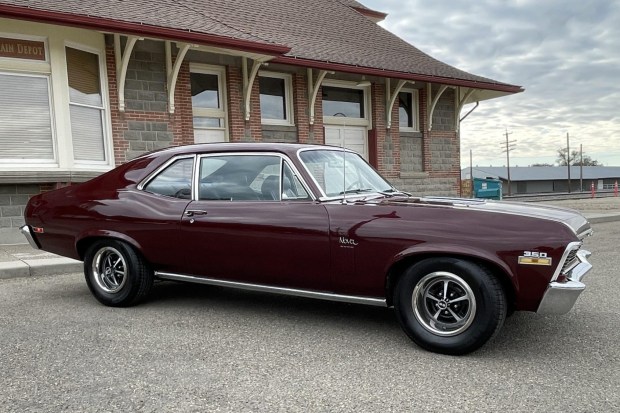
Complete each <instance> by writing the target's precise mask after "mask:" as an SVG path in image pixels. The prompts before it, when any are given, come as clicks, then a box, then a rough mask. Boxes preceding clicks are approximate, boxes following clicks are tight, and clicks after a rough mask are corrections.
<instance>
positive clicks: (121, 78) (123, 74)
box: [114, 34, 144, 112]
mask: <svg viewBox="0 0 620 413" xmlns="http://www.w3.org/2000/svg"><path fill="white" fill-rule="evenodd" d="M138 40H144V38H143V37H137V36H128V37H127V43H126V44H125V50H123V51H121V36H120V35H119V34H115V35H114V58H115V60H116V86H117V88H118V110H119V111H121V112H124V111H125V80H126V79H127V67H128V66H129V59H130V58H131V52H132V51H133V48H134V46H135V45H136V42H137V41H138Z"/></svg>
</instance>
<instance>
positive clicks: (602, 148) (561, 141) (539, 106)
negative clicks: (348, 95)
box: [361, 0, 620, 167]
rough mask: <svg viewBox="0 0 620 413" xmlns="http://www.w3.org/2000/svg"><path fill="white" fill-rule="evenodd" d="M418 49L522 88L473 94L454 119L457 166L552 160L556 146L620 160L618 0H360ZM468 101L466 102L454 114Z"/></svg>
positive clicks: (618, 162) (605, 161)
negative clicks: (477, 98) (483, 96)
mask: <svg viewBox="0 0 620 413" xmlns="http://www.w3.org/2000/svg"><path fill="white" fill-rule="evenodd" d="M361 3H362V4H364V5H365V6H367V7H369V8H371V9H374V10H378V11H382V12H384V13H388V17H387V18H386V19H385V20H384V21H383V22H381V23H380V25H381V26H383V27H384V28H386V29H387V30H389V31H391V32H392V33H394V34H396V35H398V36H399V37H401V38H403V39H404V40H406V41H407V42H409V43H410V44H412V45H414V46H416V47H417V48H418V49H420V50H422V51H423V52H425V53H427V54H429V55H431V56H433V57H434V58H436V59H439V60H441V61H443V62H445V63H448V64H450V65H452V66H455V67H457V68H459V69H462V70H465V71H467V72H470V73H473V74H476V75H480V76H484V77H489V78H491V79H494V80H497V81H501V82H504V83H509V84H512V85H519V86H522V87H523V88H524V89H525V92H523V93H519V94H516V95H511V96H506V97H501V98H497V99H492V100H487V101H482V102H480V105H479V106H478V108H477V109H476V110H474V112H472V113H471V114H470V115H469V116H468V117H467V119H465V120H464V121H463V123H462V124H461V166H462V167H467V166H469V151H470V149H471V150H472V158H473V165H474V166H475V165H479V166H490V165H493V166H505V165H506V154H505V153H502V143H504V144H505V141H506V137H505V135H504V133H505V132H506V130H507V131H508V133H510V135H509V140H511V141H512V140H516V143H515V147H514V149H512V150H511V152H510V165H511V166H513V165H514V166H517V165H518V166H528V165H531V164H533V163H554V162H555V160H556V158H557V150H558V149H560V148H564V147H566V134H567V133H568V134H569V138H570V148H571V151H572V150H573V149H576V150H579V147H580V145H583V152H584V154H585V155H589V156H590V157H591V158H592V159H595V160H598V161H599V162H602V163H603V164H604V165H605V166H620V1H619V0H476V1H469V0H467V1H466V0H456V1H445V0H444V1H433V0H361ZM471 107H473V104H472V105H468V106H465V108H464V109H463V111H462V112H461V116H463V115H465V114H466V113H467V112H468V111H469V110H470V109H471Z"/></svg>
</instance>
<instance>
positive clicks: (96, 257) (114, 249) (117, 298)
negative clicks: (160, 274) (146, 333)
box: [84, 240, 153, 307]
mask: <svg viewBox="0 0 620 413" xmlns="http://www.w3.org/2000/svg"><path fill="white" fill-rule="evenodd" d="M84 275H85V277H86V283H87V284H88V288H89V289H90V291H91V292H92V293H93V295H94V296H95V298H97V300H99V301H100V302H101V303H102V304H105V305H108V306H112V307H126V306H130V305H134V304H137V303H138V302H139V301H141V300H142V299H144V298H145V297H146V296H147V295H148V293H149V292H150V290H151V287H152V286H153V272H152V270H151V269H150V268H149V267H148V265H147V263H146V261H145V260H144V259H143V258H142V257H141V256H140V255H138V254H137V253H136V252H135V251H134V249H133V248H132V247H131V246H130V245H128V244H126V243H124V242H122V241H117V240H99V241H96V242H95V243H93V244H92V245H91V246H90V248H88V250H87V251H86V255H85V257H84Z"/></svg>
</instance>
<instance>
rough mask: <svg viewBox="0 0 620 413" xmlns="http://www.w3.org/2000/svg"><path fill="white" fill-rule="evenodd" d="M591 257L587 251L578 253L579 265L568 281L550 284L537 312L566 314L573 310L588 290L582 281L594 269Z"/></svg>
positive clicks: (571, 272) (572, 271)
mask: <svg viewBox="0 0 620 413" xmlns="http://www.w3.org/2000/svg"><path fill="white" fill-rule="evenodd" d="M590 255H591V253H590V252H589V251H586V250H580V251H578V252H577V259H578V260H579V264H577V265H576V266H575V267H574V268H573V269H572V270H571V271H570V275H569V276H568V280H567V281H565V282H557V281H552V282H550V283H549V286H548V287H547V290H546V291H545V295H544V296H543V299H542V301H541V302H540V305H539V306H538V310H536V312H537V313H539V314H566V313H568V312H569V311H570V309H571V308H573V306H574V305H575V302H576V301H577V298H578V297H579V295H580V294H581V293H582V292H583V290H585V289H586V286H585V284H583V283H582V282H581V280H582V279H583V277H584V276H585V275H586V274H587V273H588V271H590V270H591V269H592V264H590V263H589V262H588V257H589V256H590Z"/></svg>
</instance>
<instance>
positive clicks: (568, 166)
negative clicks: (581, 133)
mask: <svg viewBox="0 0 620 413" xmlns="http://www.w3.org/2000/svg"><path fill="white" fill-rule="evenodd" d="M566 167H567V168H568V193H569V194H570V141H569V139H568V132H566Z"/></svg>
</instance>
